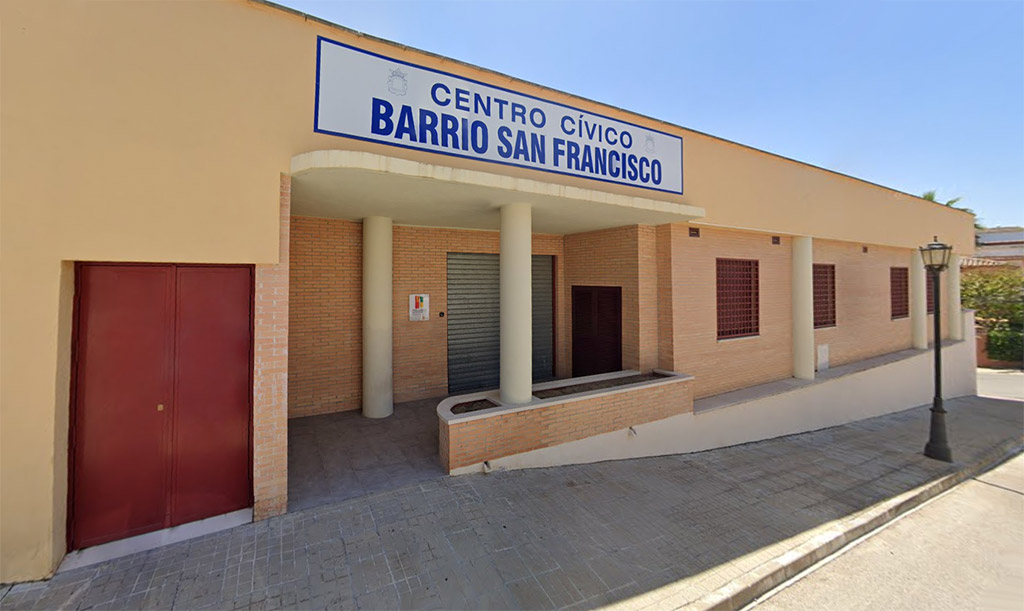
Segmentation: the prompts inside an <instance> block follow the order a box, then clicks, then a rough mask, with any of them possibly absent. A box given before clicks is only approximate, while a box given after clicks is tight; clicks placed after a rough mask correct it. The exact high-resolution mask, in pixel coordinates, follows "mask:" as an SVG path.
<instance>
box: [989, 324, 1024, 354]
mask: <svg viewBox="0 0 1024 611" xmlns="http://www.w3.org/2000/svg"><path fill="white" fill-rule="evenodd" d="M985 349H986V351H988V358H990V359H995V360H997V361H1010V362H1012V363H1019V362H1021V360H1022V359H1024V329H1021V327H1019V326H1010V325H1007V324H998V325H996V326H995V327H993V328H992V329H990V330H989V332H988V342H987V343H986V346H985Z"/></svg>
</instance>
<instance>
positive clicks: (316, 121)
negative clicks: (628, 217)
mask: <svg viewBox="0 0 1024 611" xmlns="http://www.w3.org/2000/svg"><path fill="white" fill-rule="evenodd" d="M325 42H326V43H330V44H332V45H337V46H339V47H344V48H346V49H350V50H352V51H357V52H359V53H363V54H364V55H370V56H372V57H377V58H380V59H383V60H386V61H389V62H395V63H397V64H402V65H405V66H411V67H413V68H419V69H420V70H426V71H428V72H433V73H435V74H442V75H444V76H448V77H451V78H455V79H459V80H463V81H466V82H469V83H475V84H477V85H482V86H484V87H490V88H492V89H497V90H498V91H504V92H506V93H511V94H514V95H518V96H523V97H525V98H530V99H532V100H537V101H539V102H544V103H546V104H553V105H555V106H560V107H562V108H567V109H569V110H573V111H576V112H582V113H587V114H589V115H593V116H595V117H601V118H602V119H608V120H609V121H616V122H618V123H622V124H625V125H631V126H633V127H635V128H637V129H642V130H646V131H651V132H655V133H658V134H661V135H663V136H668V137H669V138H675V139H677V140H679V190H678V191H674V190H672V189H659V188H658V187H648V186H643V185H637V184H633V183H631V182H622V181H618V180H610V179H607V178H599V177H597V176H587V175H586V174H574V173H572V172H562V171H559V170H552V169H548V168H539V167H537V166H532V165H524V164H520V163H512V162H509V161H497V160H495V159H485V158H483V157H474V156H472V155H460V154H458V153H447V152H442V151H436V150H434V149H430V148H425V147H421V146H412V145H409V144H400V143H397V142H393V141H391V140H383V139H376V138H367V137H365V136H356V135H354V134H344V133H341V132H335V131H331V130H327V129H321V128H320V50H321V49H322V48H323V43H325ZM313 131H314V132H316V133H318V134H327V135H329V136H340V137H342V138H352V139H354V140H362V141H364V142H373V143H376V144H384V145H387V146H397V147H399V148H404V149H410V150H414V151H423V152H426V153H434V154H436V155H448V156H449V157H460V158H462V159H471V160H473V161H483V162H486V163H496V164H498V165H507V166H513V167H517V168H523V169H526V170H537V171H539V172H549V173H551V174H560V175H562V176H572V177H574V178H582V179H584V180H596V181H599V182H606V183H609V184H613V185H624V186H627V187H634V188H637V189H647V190H650V191H660V192H662V193H673V194H675V195H682V194H683V138H682V136H677V135H675V134H670V133H667V132H663V131H661V130H657V129H651V128H649V127H644V126H642V125H637V124H636V123H630V122H629V121H623V120H621V119H616V118H614V117H609V116H606V115H602V114H598V113H596V112H591V111H589V110H583V109H582V108H576V107H574V106H569V105H567V104H561V103H559V102H553V101H551V100H546V99H544V98H540V97H537V96H533V95H529V94H526V93H522V92H520V91H514V90H512V89H507V88H505V87H499V86H497V85H492V84H490V83H485V82H483V81H478V80H474V79H471V78H466V77H464V76H459V75H458V74H452V73H450V72H445V71H443V70H436V69H434V68H429V67H427V66H421V65H419V64H414V63H412V62H407V61H403V60H400V59H395V58H393V57H388V56H386V55H381V54H380V53H374V52H372V51H367V50H365V49H360V48H359V47H354V46H352V45H347V44H345V43H343V42H338V41H336V40H331V39H330V38H327V37H325V36H317V37H316V91H315V93H314V97H313Z"/></svg>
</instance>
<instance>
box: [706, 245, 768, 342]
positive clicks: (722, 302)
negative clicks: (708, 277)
mask: <svg viewBox="0 0 1024 611" xmlns="http://www.w3.org/2000/svg"><path fill="white" fill-rule="evenodd" d="M715 264H716V272H717V284H716V289H717V295H718V339H725V338H730V337H744V336H748V335H757V334H758V281H757V260H747V259H716V260H715Z"/></svg>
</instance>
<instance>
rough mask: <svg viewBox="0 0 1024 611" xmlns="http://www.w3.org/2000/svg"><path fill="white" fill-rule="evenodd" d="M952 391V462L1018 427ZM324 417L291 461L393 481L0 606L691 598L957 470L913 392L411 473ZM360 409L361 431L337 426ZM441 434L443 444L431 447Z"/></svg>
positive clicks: (35, 590) (1022, 415) (305, 426)
mask: <svg viewBox="0 0 1024 611" xmlns="http://www.w3.org/2000/svg"><path fill="white" fill-rule="evenodd" d="M429 407H430V409H429V410H428V411H430V412H431V417H433V418H434V420H431V419H430V418H427V417H426V416H423V415H422V414H418V415H410V414H409V413H407V414H406V415H407V416H408V417H406V418H405V419H404V420H402V421H401V426H400V427H398V430H399V432H400V433H401V435H399V436H397V437H394V438H393V439H407V437H406V435H414V432H413V429H415V428H416V427H415V426H413V423H418V425H419V426H421V427H427V425H429V429H430V431H431V433H430V434H432V435H433V438H434V441H433V443H435V444H436V416H433V415H432V406H429ZM947 408H948V409H949V412H950V413H949V416H948V426H949V430H950V436H951V438H952V439H953V444H954V446H953V449H954V453H955V456H956V458H957V460H958V461H960V464H969V463H971V461H972V460H975V459H976V457H979V456H981V455H983V454H984V453H986V452H987V451H989V450H991V449H992V448H994V447H996V446H998V445H1000V444H1001V443H1004V442H1007V441H1011V440H1016V441H1017V442H1019V441H1020V436H1021V431H1022V430H1024V403H1021V402H1011V401H1002V400H996V399H980V398H976V397H972V398H962V399H956V400H951V401H948V402H947ZM401 413H402V410H401V408H399V409H398V410H396V414H401ZM331 416H332V417H330V418H328V417H320V416H317V417H314V418H306V419H298V420H293V421H291V422H290V423H289V427H290V429H293V430H292V431H290V435H292V436H293V438H294V439H295V440H297V441H301V442H302V443H304V444H315V445H316V448H314V449H315V450H316V452H317V453H319V454H318V455H317V456H319V458H316V457H312V458H311V456H313V449H310V448H306V449H305V450H303V451H301V452H299V454H298V455H297V457H296V458H295V459H294V460H293V463H292V467H295V465H297V464H301V465H302V468H307V467H308V466H309V465H313V467H316V465H318V464H321V463H324V462H325V461H326V462H328V463H330V464H331V465H332V469H335V470H339V469H340V470H342V471H344V469H349V470H350V472H349V473H348V476H349V477H350V479H344V477H341V479H339V480H338V481H343V482H346V484H345V485H349V483H351V482H358V481H360V475H359V474H358V473H357V472H361V474H362V477H364V478H365V479H366V480H367V482H368V481H369V480H370V479H371V476H372V477H373V478H377V481H379V480H380V479H381V478H384V480H385V481H386V480H387V475H386V474H387V469H385V468H384V466H386V465H392V466H396V465H397V466H398V467H400V468H398V469H397V470H396V473H397V474H398V477H397V481H396V482H392V484H393V485H392V487H391V488H390V489H388V490H382V491H380V492H376V493H371V492H368V491H367V490H365V488H363V489H360V491H356V492H353V491H352V490H351V489H349V490H347V491H345V494H349V493H353V494H355V496H352V497H345V498H341V497H340V496H339V495H340V494H341V492H338V491H337V490H335V489H332V488H331V486H330V483H329V482H327V483H325V482H324V480H323V478H329V477H331V475H330V473H329V472H328V470H326V469H324V470H322V471H316V472H315V473H314V474H313V475H312V476H310V477H314V480H315V478H321V479H320V480H315V481H313V483H312V484H311V485H310V486H309V490H310V491H314V492H315V491H317V490H321V489H323V488H322V487H326V489H328V491H329V493H326V494H323V495H322V498H320V497H317V499H314V500H315V502H313V501H310V500H309V498H311V497H307V500H306V504H307V505H309V506H308V507H305V508H300V509H299V510H298V511H293V512H292V513H289V514H286V515H284V516H279V517H276V518H271V519H269V520H265V521H263V522H259V523H256V524H248V525H244V526H240V527H238V528H235V529H232V530H230V531H226V532H222V533H217V534H214V535H210V536H207V537H202V538H199V539H194V540H191V541H186V542H182V543H177V544H174V545H169V546H166V547H163V548H160V549H156V550H151V551H148V552H143V553H140V554H136V555H134V556H129V557H126V558H121V559H118V560H114V561H111V562H107V563H104V564H100V565H95V566H92V567H84V568H82V569H77V570H73V571H67V572H65V573H61V574H59V575H57V576H55V577H54V578H53V579H51V580H49V581H47V582H38V583H31V584H18V585H14V586H11V587H8V586H0V607H2V608H3V609H5V610H6V609H12V610H14V609H54V608H63V609H86V608H92V607H98V608H110V609H169V608H171V609H174V608H177V609H199V608H211V609H280V608H288V609H292V608H300V609H313V608H315V609H320V608H330V609H397V608H401V609H509V608H524V609H539V608H555V607H560V608H595V607H599V606H605V605H610V606H612V607H622V608H642V607H643V606H645V605H655V606H658V605H671V606H676V605H684V604H685V603H687V602H689V601H693V600H695V599H697V598H700V596H702V595H704V594H706V593H708V592H710V591H712V590H714V589H716V588H718V587H721V586H722V585H724V584H725V583H727V582H728V580H730V579H732V578H735V577H736V576H738V575H741V574H743V573H744V572H747V571H750V570H752V569H754V568H756V567H757V566H760V565H761V564H763V563H764V562H767V561H770V560H772V559H773V558H775V557H777V556H778V555H780V554H781V553H783V552H784V551H785V550H787V549H791V548H792V547H795V546H797V545H800V544H801V543H803V542H805V541H807V540H810V538H812V537H813V536H814V534H815V532H816V529H820V528H824V526H825V525H826V524H828V523H829V522H831V521H832V520H835V519H837V518H844V517H847V516H850V515H851V514H854V513H857V512H859V511H862V510H864V509H866V508H867V507H869V506H871V505H873V504H874V503H877V502H878V501H881V500H884V499H886V498H889V497H891V496H893V495H895V494H900V493H902V492H906V491H908V490H911V489H913V488H915V487H917V486H920V485H922V484H924V483H926V482H929V481H932V480H935V479H937V478H940V477H942V476H944V475H947V474H949V473H952V472H953V471H954V470H955V469H957V468H958V465H947V464H944V463H940V462H936V461H932V460H928V459H926V458H924V457H923V456H921V447H922V444H923V441H924V440H926V438H927V422H928V412H927V410H926V409H925V408H923V407H922V408H916V409H913V410H908V411H906V412H901V413H898V414H892V415H889V416H883V417H880V418H874V419H871V420H867V421H862V422H856V423H852V424H849V425H846V426H841V427H835V428H832V429H827V430H825V431H816V432H812V433H807V434H803V435H794V436H789V437H783V438H780V439H774V440H768V441H763V442H759V443H751V444H745V445H742V446H737V447H733V448H723V449H720V450H712V451H708V452H701V453H698V454H689V455H678V456H662V457H654V458H645V459H637V460H626V461H614V462H605V463H595V464H589V465H577V466H570V467H562V468H550V469H532V470H527V471H515V472H496V473H492V474H489V475H471V476H464V477H458V478H449V477H444V476H443V475H442V474H439V473H434V474H433V475H431V474H430V473H427V475H429V478H428V479H425V480H421V481H408V480H410V479H415V478H416V477H420V476H421V475H423V474H422V473H420V474H417V473H414V472H415V471H416V469H407V468H405V463H402V462H400V461H395V460H394V459H393V458H392V457H393V456H394V455H398V456H400V457H401V460H402V461H408V460H409V458H410V456H411V455H410V453H409V452H410V451H412V452H413V453H414V454H415V452H425V450H423V449H422V448H420V449H417V448H416V447H415V446H417V444H420V445H422V444H423V442H422V440H421V441H420V442H415V443H412V442H410V446H411V447H412V450H409V449H408V448H405V447H403V446H402V444H401V443H399V442H397V441H390V442H387V443H383V444H381V445H380V447H379V448H377V449H375V450H374V451H373V452H368V453H364V454H363V455H362V456H364V457H365V456H371V457H376V458H379V459H380V460H378V461H377V462H374V461H373V460H370V459H365V460H362V462H360V461H359V460H356V461H352V460H342V459H341V458H338V457H333V456H330V455H329V454H330V453H331V452H343V453H344V452H355V449H354V448H351V447H349V448H347V449H346V445H345V443H338V442H337V439H338V438H344V439H349V438H351V437H359V438H360V439H362V440H363V441H366V442H367V443H370V444H371V445H372V443H373V441H374V435H381V434H383V433H385V432H387V429H385V428H384V425H383V424H382V423H381V421H372V422H373V424H367V422H370V421H368V420H367V419H363V418H361V417H358V416H357V415H355V414H348V416H351V418H348V419H346V418H345V417H337V416H336V415H333V414H332V415H331ZM317 419H319V420H317ZM398 421H399V420H396V422H398ZM350 425H351V427H352V428H353V431H354V432H353V431H347V432H346V431H345V430H344V429H345V427H347V426H350ZM318 427H319V428H318ZM321 428H322V429H323V430H321ZM346 435H347V436H348V437H345V436H346ZM339 436H341V437H339ZM378 440H379V439H378ZM346 443H348V442H347V441H346ZM389 444H390V445H389ZM428 445H429V444H428ZM431 451H432V452H434V456H435V457H436V447H434V448H433V450H431ZM325 453H326V454H325ZM364 463H365V464H364ZM353 465H355V466H353ZM358 465H363V466H362V467H360V466H358ZM420 467H422V465H421V466H420ZM418 468H419V467H418ZM427 471H429V469H428V470H427ZM299 479H301V478H299ZM299 483H301V482H296V483H295V484H296V485H298V484H299ZM372 486H376V484H372ZM372 486H371V487H372ZM312 493H313V492H310V494H312ZM300 500H301V495H300ZM294 508H295V504H294V503H293V509H294Z"/></svg>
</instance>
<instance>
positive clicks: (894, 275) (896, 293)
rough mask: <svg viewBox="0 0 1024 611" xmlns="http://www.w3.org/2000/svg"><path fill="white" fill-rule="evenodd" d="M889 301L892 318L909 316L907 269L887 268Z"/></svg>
mask: <svg viewBox="0 0 1024 611" xmlns="http://www.w3.org/2000/svg"><path fill="white" fill-rule="evenodd" d="M889 300H890V303H891V307H892V317H893V318H906V317H907V316H910V290H909V289H908V288H907V268H905V267H890V268H889Z"/></svg>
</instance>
